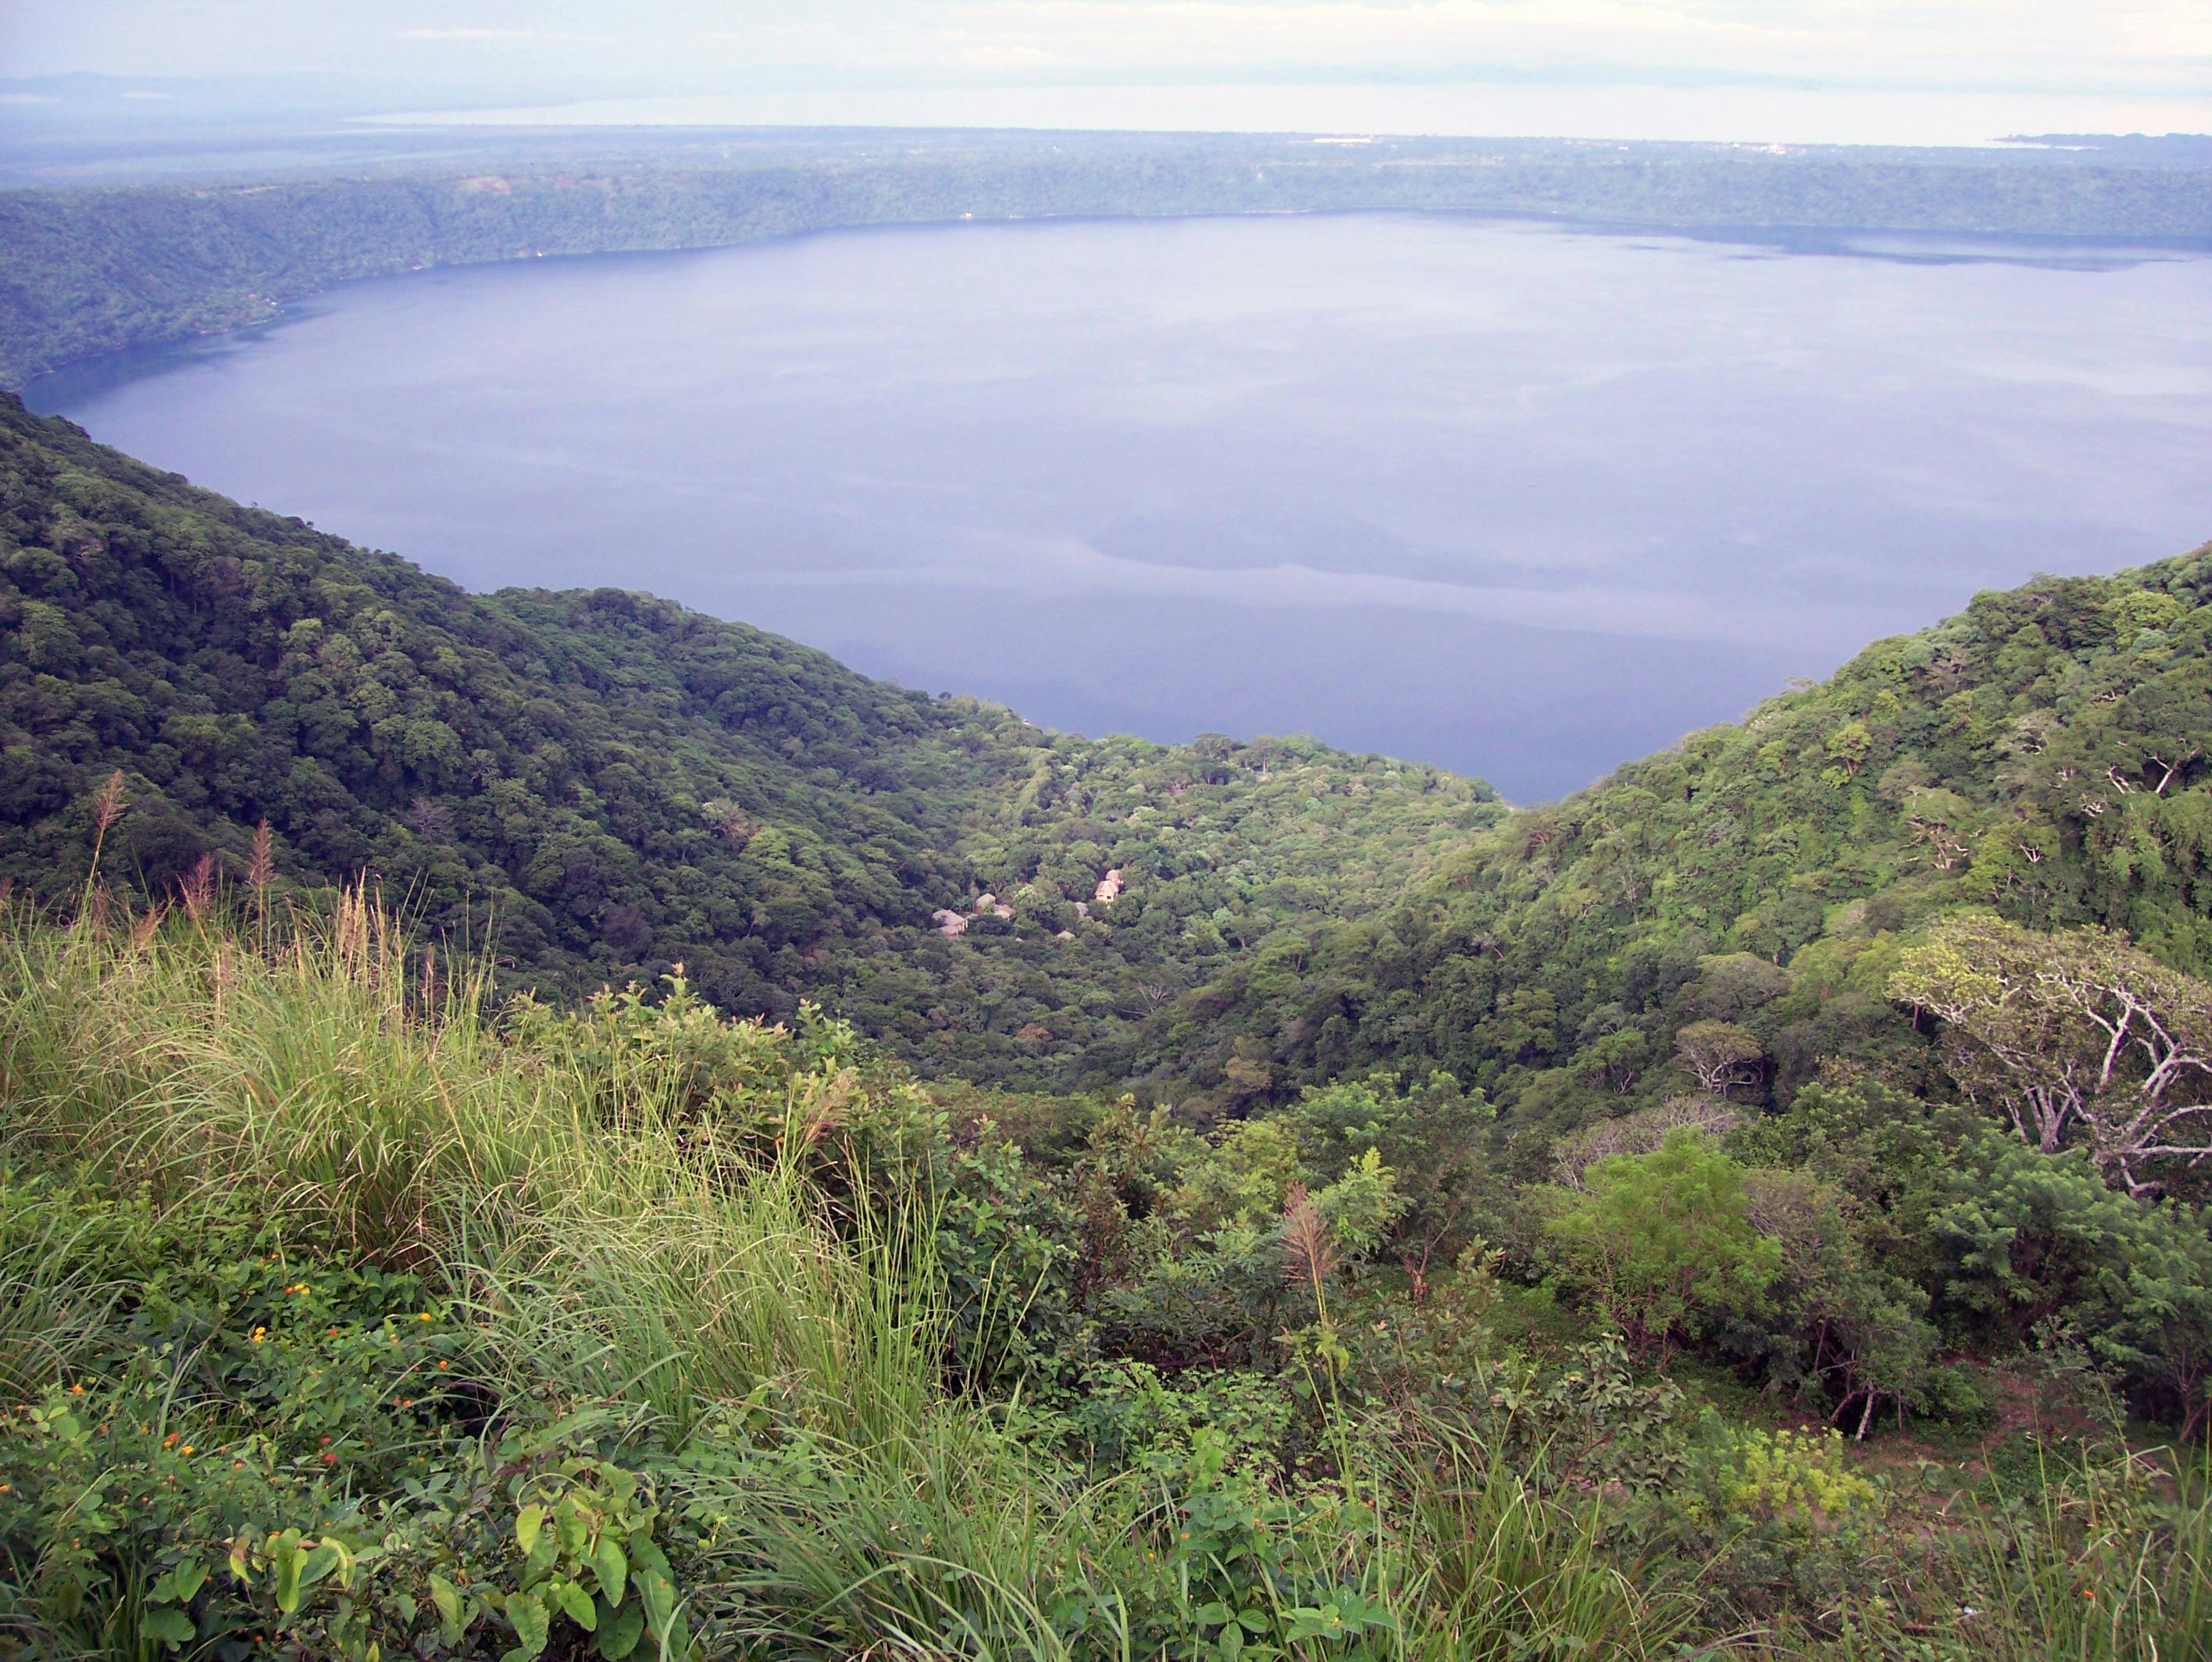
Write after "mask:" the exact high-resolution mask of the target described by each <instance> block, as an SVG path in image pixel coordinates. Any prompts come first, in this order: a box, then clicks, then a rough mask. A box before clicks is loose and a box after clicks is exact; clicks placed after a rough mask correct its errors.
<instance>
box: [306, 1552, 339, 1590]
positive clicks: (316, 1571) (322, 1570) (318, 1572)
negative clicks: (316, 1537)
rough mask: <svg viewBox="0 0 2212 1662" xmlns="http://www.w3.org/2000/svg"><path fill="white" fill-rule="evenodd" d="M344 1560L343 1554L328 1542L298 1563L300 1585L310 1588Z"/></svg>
mask: <svg viewBox="0 0 2212 1662" xmlns="http://www.w3.org/2000/svg"><path fill="white" fill-rule="evenodd" d="M344 1560H345V1554H344V1553H343V1551H342V1550H339V1549H338V1548H337V1547H334V1546H332V1545H331V1544H330V1543H329V1542H328V1541H325V1542H324V1543H323V1544H322V1545H320V1546H319V1547H317V1548H316V1549H315V1550H313V1552H311V1553H309V1554H308V1555H307V1556H306V1557H305V1558H302V1559H301V1561H300V1585H301V1586H303V1587H312V1586H314V1585H315V1583H316V1582H318V1581H319V1580H322V1579H323V1577H325V1575H328V1574H330V1573H331V1571H332V1570H334V1569H336V1568H337V1567H338V1566H339V1564H341V1563H342V1562H344Z"/></svg>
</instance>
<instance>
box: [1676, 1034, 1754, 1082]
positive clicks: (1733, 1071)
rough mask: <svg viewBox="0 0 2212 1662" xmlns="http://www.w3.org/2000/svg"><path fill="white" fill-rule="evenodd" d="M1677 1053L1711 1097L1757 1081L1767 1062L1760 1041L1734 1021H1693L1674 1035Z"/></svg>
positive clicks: (1692, 1075)
mask: <svg viewBox="0 0 2212 1662" xmlns="http://www.w3.org/2000/svg"><path fill="white" fill-rule="evenodd" d="M1674 1054H1675V1055H1677V1056H1679V1057H1680V1058H1682V1065H1683V1066H1684V1067H1686V1068H1687V1069H1689V1071H1690V1073H1691V1077H1693V1078H1695V1079H1696V1080H1697V1082H1698V1089H1699V1090H1701V1091H1703V1092H1704V1093H1705V1095H1708V1096H1720V1097H1725V1096H1726V1095H1728V1094H1729V1092H1730V1091H1731V1090H1734V1089H1735V1088H1736V1087H1737V1086H1739V1085H1755V1084H1757V1083H1759V1076H1760V1074H1761V1073H1762V1072H1763V1071H1765V1062H1766V1052H1765V1051H1764V1050H1763V1049H1761V1048H1760V1046H1759V1040H1757V1039H1755V1038H1753V1036H1752V1035H1751V1034H1750V1033H1749V1031H1747V1029H1745V1028H1740V1027H1738V1026H1737V1025H1736V1024H1735V1022H1691V1023H1690V1024H1689V1026H1687V1027H1686V1028H1683V1029H1682V1030H1681V1031H1680V1033H1678V1034H1675V1035H1674Z"/></svg>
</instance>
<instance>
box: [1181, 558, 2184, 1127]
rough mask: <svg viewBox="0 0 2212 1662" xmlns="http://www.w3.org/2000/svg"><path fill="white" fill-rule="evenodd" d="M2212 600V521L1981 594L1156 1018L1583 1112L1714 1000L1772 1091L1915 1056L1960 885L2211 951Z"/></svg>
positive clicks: (1249, 1046) (2161, 942) (1540, 1107)
mask: <svg viewBox="0 0 2212 1662" xmlns="http://www.w3.org/2000/svg"><path fill="white" fill-rule="evenodd" d="M2208 601H2212V549H2201V550H2199V551H2198V552H2197V553H2196V554H2193V555H2188V556H2185V557H2183V558H2180V559H2176V560H2173V561H2167V562H2166V563H2163V564H2160V565H2158V566H2154V567H2149V568H2148V569H2146V570H2143V571H2140V572H2135V573H2124V574H2122V575H2120V576H2118V577H2112V578H2079V579H2040V580H2039V581H2037V582H2034V583H2032V584H2029V585H2027V586H2026V587H2024V588H2021V589H2017V590H2014V591H2009V592H2003V593H1987V594H1984V595H1982V596H1980V597H1978V598H1977V599H1976V600H1975V601H1974V603H1973V604H1972V606H1971V607H1969V608H1968V609H1967V610H1966V612H1965V613H1964V614H1963V615H1962V616H1958V617H1955V618H1953V619H1951V620H1949V621H1948V622H1944V623H1942V624H1941V625H1939V626H1937V627H1936V628H1931V629H1929V630H1927V631H1925V632H1924V633H1922V634H1916V635H1911V636H1906V637H1903V638H1899V639H1897V640H1885V641H1881V642H1879V643H1877V644H1876V645H1875V646H1870V647H1869V648H1868V649H1867V650H1866V651H1865V652H1862V653H1861V654H1860V655H1859V656H1858V657H1857V658H1855V659H1853V660H1852V661H1851V662H1850V664H1846V665H1845V666H1844V668H1843V669H1842V670H1839V671H1838V673H1837V674H1836V675H1835V676H1833V677H1832V679H1830V680H1829V681H1827V682H1825V683H1823V684H1821V685H1819V686H1814V687H1807V688H1802V689H1800V690H1797V691H1795V692H1790V693H1788V694H1785V695H1782V696H1780V697H1778V698H1775V699H1772V700H1770V701H1768V702H1766V703H1765V704H1764V705H1762V706H1761V707H1759V709H1758V710H1756V711H1754V712H1753V713H1752V714H1751V715H1750V716H1749V717H1748V718H1747V719H1746V720H1744V721H1742V722H1741V723H1739V724H1735V725H1729V726H1723V727H1715V728H1711V729H1709V730H1707V731H1703V732H1699V733H1694V734H1692V735H1690V736H1689V737H1687V738H1686V739H1684V740H1683V741H1682V742H1681V743H1680V744H1678V745H1677V746H1675V747H1674V748H1673V749H1669V750H1668V751H1666V752H1663V753H1662V754H1660V755H1654V756H1650V757H1648V758H1646V759H1644V761H1638V762H1635V763H1633V764H1632V765H1630V766H1629V767H1624V768H1622V769H1621V770H1620V772H1619V773H1615V774H1614V775H1613V776H1612V777H1611V778H1610V779H1607V780H1605V781H1604V782H1602V783H1601V784H1600V785H1598V786H1595V787H1593V788H1592V789H1590V790H1589V791H1587V792H1583V793H1581V794H1579V795H1577V796H1575V797H1572V798H1569V799H1567V800H1566V801H1565V802H1562V803H1559V804H1556V805H1553V806H1550V807H1547V808H1542V809H1539V810H1534V811H1533V812H1528V813H1524V814H1520V815H1516V816H1515V817H1514V818H1512V819H1511V820H1510V821H1509V822H1505V823H1504V824H1502V825H1501V826H1499V827H1498V828H1497V829H1496V830H1494V831H1492V833H1490V834H1487V835H1485V836H1483V837H1480V838H1478V839H1475V840H1473V841H1472V842H1471V844H1470V845H1469V846H1467V847H1466V848H1464V849H1463V850H1462V851H1461V852H1458V853H1456V854H1455V856H1454V857H1453V858H1452V859H1451V861H1450V863H1449V865H1448V866H1447V867H1446V868H1445V869H1443V870H1441V871H1439V872H1438V873H1437V875H1436V876H1433V877H1432V878H1431V879H1430V880H1429V881H1428V882H1426V883H1424V884H1422V885H1421V886H1420V887H1419V889H1417V890H1416V891H1415V892H1414V893H1413V895H1410V896H1409V897H1408V898H1407V900H1406V901H1405V902H1404V903H1403V904H1401V905H1399V906H1397V907H1393V908H1390V909H1389V910H1387V911H1385V912H1383V913H1380V914H1379V915H1377V916H1376V917H1375V918H1373V919H1369V920H1366V921H1364V922H1358V923H1353V924H1351V925H1346V926H1343V927H1340V928H1333V929H1327V930H1322V931H1315V932H1312V933H1310V934H1305V935H1285V936H1282V937H1278V938H1277V939H1275V940H1274V941H1273V942H1272V943H1269V944H1268V945H1267V947H1265V948H1264V949H1261V951H1260V952H1258V953H1256V954H1255V955H1253V956H1252V957H1251V958H1250V959H1249V961H1247V962H1245V963H1243V964H1241V965H1239V966H1237V967H1236V968H1234V969H1232V970H1231V972H1230V974H1228V975H1227V976H1225V978H1224V979H1223V980H1221V981H1220V982H1219V983H1218V985H1217V986H1214V987H1212V988H1211V989H1209V990H1208V991H1207V992H1205V993H1204V994H1202V995H1200V996H1197V997H1194V998H1192V999H1190V1000H1188V1001H1187V1002H1186V1003H1185V1004H1183V1005H1182V1008H1181V1010H1180V1011H1179V1012H1178V1019H1177V1020H1176V1025H1175V1026H1174V1028H1173V1029H1172V1032H1171V1034H1163V1042H1164V1044H1165V1045H1166V1046H1167V1047H1168V1048H1169V1049H1170V1051H1171V1052H1173V1053H1175V1054H1176V1055H1177V1056H1178V1057H1180V1058H1183V1062H1184V1065H1185V1066H1186V1067H1188V1068H1190V1069H1192V1070H1193V1071H1194V1072H1195V1073H1196V1074H1197V1075H1198V1076H1199V1077H1201V1078H1203V1079H1204V1080H1205V1082H1206V1083H1207V1084H1208V1085H1209V1086H1210V1087H1211V1088H1212V1090H1213V1092H1214V1093H1215V1095H1216V1096H1217V1097H1218V1100H1221V1101H1230V1102H1245V1101H1259V1100H1267V1098H1269V1097H1270V1096H1274V1095H1281V1094H1282V1093H1283V1092H1285V1090H1288V1089H1293V1088H1295V1086H1296V1085H1297V1084H1298V1083H1301V1082H1307V1081H1311V1080H1316V1079H1320V1078H1324V1077H1331V1076H1333V1075H1334V1074H1336V1073H1338V1072H1340V1071H1344V1070H1346V1069H1347V1068H1357V1067H1362V1066H1365V1065H1370V1064H1372V1063H1375V1062H1378V1061H1389V1062H1393V1063H1407V1062H1415V1061H1418V1062H1420V1063H1423V1064H1428V1063H1436V1064H1441V1065H1445V1066H1448V1067H1449V1068H1451V1069H1453V1070H1454V1071H1456V1072H1458V1073H1459V1074H1460V1075H1461V1076H1462V1077H1464V1078H1466V1079H1467V1080H1468V1081H1469V1082H1471V1083H1480V1084H1482V1085H1483V1086H1485V1087H1486V1089H1489V1090H1491V1091H1492V1093H1493V1095H1497V1096H1498V1098H1499V1099H1500V1100H1501V1101H1502V1102H1504V1104H1505V1105H1506V1106H1507V1107H1509V1108H1510V1107H1515V1106H1516V1105H1517V1106H1518V1107H1521V1108H1522V1111H1523V1112H1524V1113H1526V1114H1528V1115H1529V1116H1532V1117H1538V1116H1544V1115H1553V1116H1565V1119H1564V1122H1563V1123H1564V1124H1565V1125H1570V1126H1571V1125H1572V1124H1573V1123H1577V1122H1578V1121H1579V1120H1581V1119H1584V1118H1587V1117H1589V1116H1592V1115H1595V1114H1598V1113H1604V1112H1607V1111H1609V1110H1612V1111H1617V1110H1618V1108H1619V1107H1620V1106H1621V1103H1622V1099H1623V1098H1624V1097H1625V1096H1626V1097H1627V1098H1629V1099H1630V1100H1633V1099H1634V1098H1635V1097H1636V1096H1637V1095H1638V1094H1639V1093H1649V1092H1652V1091H1662V1090H1663V1089H1666V1088H1667V1087H1668V1085H1669V1084H1670V1083H1680V1082H1681V1081H1682V1079H1683V1077H1684V1076H1683V1074H1682V1073H1681V1072H1680V1070H1679V1068H1678V1067H1677V1066H1675V1065H1670V1063H1669V1061H1668V1058H1669V1057H1670V1054H1671V1052H1673V1050H1674V1040H1675V1036H1676V1035H1677V1034H1678V1033H1679V1032H1680V1030H1681V1029H1682V1028H1684V1027H1685V1026H1686V1024H1688V1023H1690V1022H1696V1021H1699V1020H1705V1019H1715V1020H1722V1021H1725V1022H1730V1023H1735V1024H1737V1025H1739V1026H1741V1027H1744V1028H1747V1030H1748V1031H1749V1032H1750V1033H1751V1034H1753V1036H1754V1037H1755V1039H1756V1040H1757V1041H1758V1049H1759V1052H1760V1058H1759V1063H1758V1069H1759V1077H1760V1080H1761V1081H1762V1082H1763V1083H1764V1084H1765V1085H1767V1086H1771V1088H1772V1089H1774V1090H1775V1091H1776V1092H1778V1095H1779V1096H1780V1097H1781V1098H1782V1099H1783V1100H1784V1101H1786V1100H1787V1098H1788V1096H1789V1095H1790V1092H1791V1091H1792V1090H1793V1089H1795V1088H1796V1086H1797V1085H1798V1084H1800V1083H1802V1082H1803V1081H1804V1080H1806V1079H1807V1078H1808V1077H1811V1075H1812V1074H1813V1072H1814V1071H1815V1070H1816V1068H1817V1067H1818V1066H1819V1065H1820V1063H1821V1062H1822V1060H1823V1059H1824V1058H1825V1059H1826V1060H1828V1061H1830V1062H1831V1064H1833V1063H1834V1062H1836V1061H1837V1060H1838V1058H1843V1059H1847V1060H1849V1061H1850V1062H1851V1063H1852V1064H1854V1065H1859V1066H1863V1068H1865V1069H1868V1070H1870V1071H1873V1072H1875V1073H1876V1074H1880V1075H1882V1076H1884V1077H1888V1078H1890V1079H1891V1080H1892V1081H1893V1083H1899V1084H1903V1085H1908V1086H1910V1085H1917V1084H1918V1083H1921V1082H1922V1077H1923V1067H1924V1063H1925V1056H1926V1051H1925V1045H1924V1042H1923V1040H1922V1038H1921V1037H1920V1035H1919V1034H1917V1033H1916V1031H1915V1029H1914V1028H1913V1026H1912V1024H1911V1022H1909V1021H1908V1020H1907V1018H1906V1016H1905V1014H1904V1013H1903V1012H1902V1011H1901V1010H1899V1008H1898V1007H1897V1006H1896V1005H1894V1004H1893V1003H1892V1002H1891V1000H1890V998H1889V997H1888V992H1887V980H1888V977H1889V974H1890V971H1891V969H1892V968H1893V967H1894V965H1895V962H1896V961H1897V955H1898V952H1899V945H1900V943H1901V941H1902V939H1903V938H1904V936H1905V932H1906V931H1909V930H1911V928H1913V927H1914V926H1915V925H1919V924H1921V923H1923V922H1924V921H1925V920H1927V919H1929V918H1930V917H1931V916H1933V915H1934V914H1936V913H1938V912H1940V911H1942V910H1944V909H1945V908H1949V907H1962V906H1978V907H1994V908H1996V910H1997V911H1998V912H1999V913H2002V914H2003V915H2004V916H2005V917H2007V918H2009V919H2014V920H2015V921H2017V922H2020V923H2022V924H2025V925H2031V926H2033V927H2034V928H2037V929H2041V930H2050V929H2057V928H2062V927H2065V926H2069V925H2078V924H2083V923H2096V924H2101V925H2107V926H2109V927H2112V928H2115V929H2121V930H2125V931H2129V932H2130V934H2132V935H2133V936H2135V937H2136V938H2137V939H2138V940H2139V941H2140V942H2141V943H2142V944H2143V945H2144V946H2146V947H2147V948H2148V949H2150V950H2151V951H2152V952H2154V953H2155V954H2156V955H2158V956H2159V957H2160V958H2162V959H2163V960H2165V961H2166V962H2168V963H2170V964H2172V965H2175V966H2177V967H2181V968H2184V969H2187V970H2191V971H2194V972H2197V973H2202V972H2203V969H2204V968H2205V967H2206V966H2207V965H2208V964H2212V917H2208V913H2212V761H2208V758H2207V751H2208V749H2212V604H2207V603H2208ZM1201 1055H1203V1056H1204V1057H1205V1058H1206V1060H1205V1061H1204V1062H1203V1063H1200V1062H1199V1061H1198V1060H1197V1058H1198V1057H1200V1056H1201Z"/></svg>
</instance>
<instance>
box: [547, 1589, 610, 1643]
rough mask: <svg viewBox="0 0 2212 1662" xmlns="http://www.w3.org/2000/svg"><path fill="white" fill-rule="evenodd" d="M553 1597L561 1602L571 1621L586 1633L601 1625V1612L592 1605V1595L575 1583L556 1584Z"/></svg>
mask: <svg viewBox="0 0 2212 1662" xmlns="http://www.w3.org/2000/svg"><path fill="white" fill-rule="evenodd" d="M553 1596H554V1597H555V1598H558V1599H559V1600H560V1601H561V1608H562V1610H566V1611H568V1618H569V1620H571V1621H572V1622H574V1623H575V1624H576V1625H577V1626H578V1627H580V1628H581V1629H583V1630H584V1631H585V1632H586V1633H590V1632H591V1631H592V1629H595V1628H597V1627H598V1626H599V1610H598V1607H597V1606H595V1605H594V1604H592V1595H591V1594H590V1593H588V1592H585V1591H584V1590H583V1588H581V1587H580V1586H577V1585H576V1584H575V1583H574V1581H560V1582H556V1583H555V1584H554V1588H553Z"/></svg>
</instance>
